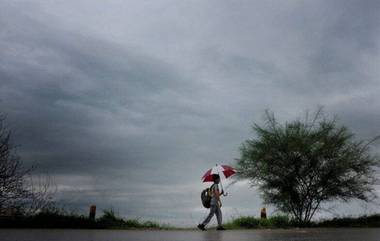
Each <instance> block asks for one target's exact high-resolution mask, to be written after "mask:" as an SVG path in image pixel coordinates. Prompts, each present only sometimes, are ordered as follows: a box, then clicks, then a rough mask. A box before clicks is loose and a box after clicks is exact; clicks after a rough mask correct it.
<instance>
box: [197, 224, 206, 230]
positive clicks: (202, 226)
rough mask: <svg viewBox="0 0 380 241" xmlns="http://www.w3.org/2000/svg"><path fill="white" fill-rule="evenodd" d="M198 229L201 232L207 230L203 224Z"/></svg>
mask: <svg viewBox="0 0 380 241" xmlns="http://www.w3.org/2000/svg"><path fill="white" fill-rule="evenodd" d="M198 228H199V229H200V230H202V231H206V229H205V225H203V224H198Z"/></svg>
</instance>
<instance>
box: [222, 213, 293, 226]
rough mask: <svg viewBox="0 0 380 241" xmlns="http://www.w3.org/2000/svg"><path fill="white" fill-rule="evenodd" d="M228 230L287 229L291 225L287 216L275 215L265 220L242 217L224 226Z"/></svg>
mask: <svg viewBox="0 0 380 241" xmlns="http://www.w3.org/2000/svg"><path fill="white" fill-rule="evenodd" d="M224 226H225V227H226V228H229V229H239V228H244V229H252V228H288V227H291V226H292V223H291V221H290V219H289V217H288V216H285V215H277V216H272V217H270V218H267V219H261V218H256V217H252V216H242V217H239V218H236V219H233V220H232V221H230V222H228V223H226V224H224Z"/></svg>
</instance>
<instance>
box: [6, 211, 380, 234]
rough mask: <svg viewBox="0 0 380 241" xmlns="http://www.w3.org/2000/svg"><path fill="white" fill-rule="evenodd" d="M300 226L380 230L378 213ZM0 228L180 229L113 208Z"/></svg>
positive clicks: (19, 220) (21, 219)
mask: <svg viewBox="0 0 380 241" xmlns="http://www.w3.org/2000/svg"><path fill="white" fill-rule="evenodd" d="M299 226H300V225H298V224H297V223H296V222H294V221H293V220H292V219H290V218H289V217H288V216H285V215H277V216H271V217H268V218H267V219H261V218H258V217H253V216H242V217H238V218H235V219H233V220H231V221H229V222H228V223H225V224H224V227H225V228H227V229H268V228H269V229H276V228H295V227H299ZM302 227H311V228H313V227H326V228H328V227H332V228H339V227H380V214H374V215H370V216H361V217H343V218H333V219H329V220H321V221H315V222H311V223H309V224H307V225H302ZM0 228H70V229H166V230H173V229H179V228H176V227H173V226H170V225H165V224H160V223H158V222H154V221H145V220H140V219H124V218H121V217H119V216H117V215H116V214H115V213H114V211H113V210H112V209H110V210H104V211H103V214H102V215H101V216H100V217H99V218H97V219H95V220H91V219H90V218H88V217H87V216H83V215H78V214H75V213H69V212H67V211H64V210H58V209H56V210H49V211H44V212H40V213H38V214H35V215H29V216H25V215H19V216H15V217H12V218H0Z"/></svg>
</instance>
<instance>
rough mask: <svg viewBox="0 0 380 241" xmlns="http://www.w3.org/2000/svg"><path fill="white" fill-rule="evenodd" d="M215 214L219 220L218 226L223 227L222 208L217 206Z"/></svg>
mask: <svg viewBox="0 0 380 241" xmlns="http://www.w3.org/2000/svg"><path fill="white" fill-rule="evenodd" d="M215 214H216V219H217V220H218V226H219V227H221V226H222V210H221V209H220V207H218V206H216V210H215Z"/></svg>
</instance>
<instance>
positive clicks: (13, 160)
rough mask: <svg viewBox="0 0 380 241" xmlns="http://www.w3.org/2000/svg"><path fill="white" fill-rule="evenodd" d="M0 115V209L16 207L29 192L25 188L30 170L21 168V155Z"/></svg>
mask: <svg viewBox="0 0 380 241" xmlns="http://www.w3.org/2000/svg"><path fill="white" fill-rule="evenodd" d="M4 120H5V118H4V117H3V116H1V117H0V211H2V210H5V209H9V208H16V207H17V206H19V204H20V203H21V202H22V200H24V199H25V198H26V197H27V196H28V195H29V192H28V191H27V190H26V189H25V188H24V177H25V175H26V174H27V173H28V172H29V170H24V169H23V168H21V163H20V159H19V157H18V156H17V155H16V154H15V152H14V148H13V147H12V145H11V143H10V131H9V130H8V129H7V128H6V127H5V124H4V123H5V122H4Z"/></svg>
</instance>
